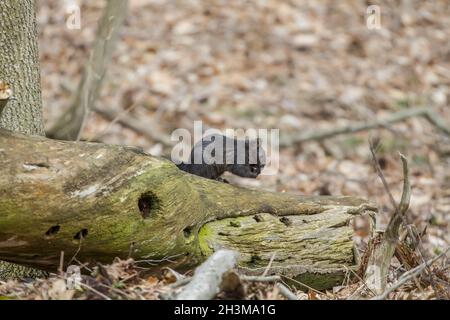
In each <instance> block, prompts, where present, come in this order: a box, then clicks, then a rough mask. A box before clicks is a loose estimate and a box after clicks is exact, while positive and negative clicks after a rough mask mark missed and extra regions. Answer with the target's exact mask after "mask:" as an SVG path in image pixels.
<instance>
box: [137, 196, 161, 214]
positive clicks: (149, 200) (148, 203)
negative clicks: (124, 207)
mask: <svg viewBox="0 0 450 320" xmlns="http://www.w3.org/2000/svg"><path fill="white" fill-rule="evenodd" d="M138 207H139V211H140V212H141V216H142V218H144V219H146V218H148V217H150V213H151V211H152V210H154V209H156V208H157V207H158V198H157V197H156V196H155V195H154V194H153V193H152V192H147V193H144V194H142V195H141V197H140V198H139V200H138Z"/></svg>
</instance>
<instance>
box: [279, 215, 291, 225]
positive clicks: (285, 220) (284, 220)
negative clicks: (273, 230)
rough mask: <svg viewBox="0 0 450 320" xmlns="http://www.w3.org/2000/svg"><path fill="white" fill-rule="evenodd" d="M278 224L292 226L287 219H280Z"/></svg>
mask: <svg viewBox="0 0 450 320" xmlns="http://www.w3.org/2000/svg"><path fill="white" fill-rule="evenodd" d="M280 222H281V223H283V224H284V225H285V226H286V227H289V226H290V225H292V221H291V220H290V219H289V218H288V217H283V218H281V219H280Z"/></svg>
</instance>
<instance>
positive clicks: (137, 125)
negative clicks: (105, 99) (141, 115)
mask: <svg viewBox="0 0 450 320" xmlns="http://www.w3.org/2000/svg"><path fill="white" fill-rule="evenodd" d="M94 111H95V112H96V113H98V114H100V115H101V116H103V117H105V118H106V119H109V120H111V121H113V120H115V119H116V122H117V123H120V124H121V125H123V126H125V127H127V128H129V129H131V130H133V131H136V132H138V133H140V134H142V135H144V136H145V137H147V138H149V139H151V140H153V141H157V142H159V143H161V144H162V145H163V146H165V147H171V146H173V142H172V141H171V140H170V138H169V137H168V136H167V135H164V134H162V133H159V132H158V131H157V130H156V129H155V128H156V124H155V123H154V122H153V120H151V119H146V120H141V119H137V118H135V117H134V116H132V115H130V114H121V115H119V113H118V112H116V111H114V110H109V109H108V110H107V109H105V108H94Z"/></svg>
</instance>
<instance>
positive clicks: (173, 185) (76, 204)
mask: <svg viewBox="0 0 450 320" xmlns="http://www.w3.org/2000/svg"><path fill="white" fill-rule="evenodd" d="M0 146H1V149H0V161H1V163H2V166H1V167H0V193H1V194H2V197H1V198H0V259H4V260H7V261H11V262H16V263H21V264H25V265H30V266H35V267H39V268H45V269H48V270H56V267H57V266H58V265H59V258H60V253H61V251H64V252H65V256H66V257H71V256H72V255H74V254H75V253H76V252H77V259H78V260H81V261H89V260H96V261H100V262H110V261H111V260H112V259H113V258H114V257H121V258H126V257H128V256H129V255H130V256H131V257H133V258H135V259H136V260H142V259H164V258H167V257H171V260H174V261H177V263H176V264H177V266H178V267H189V266H193V265H195V264H197V263H199V262H200V261H202V260H204V259H205V258H206V257H207V256H209V255H210V254H212V253H213V252H214V251H215V250H217V249H218V248H222V247H225V248H230V249H234V250H237V251H238V252H240V253H241V259H240V266H241V267H242V268H243V269H248V271H249V272H250V273H251V272H252V271H253V272H256V271H258V269H261V268H264V267H265V266H267V264H268V262H269V260H270V257H271V256H272V254H273V253H277V254H276V258H275V261H274V263H273V270H275V271H278V272H280V273H282V274H284V275H286V276H289V277H292V278H296V279H302V281H304V282H306V283H308V284H310V285H312V286H314V287H316V288H324V287H330V286H331V285H334V284H336V283H337V282H338V281H340V280H342V278H343V276H344V273H345V272H346V268H353V267H355V262H354V260H355V259H354V254H353V240H352V235H353V230H352V228H351V227H349V225H348V222H349V220H350V219H352V218H353V217H354V216H355V215H356V214H360V213H363V212H364V211H365V210H375V209H374V208H373V206H371V205H370V204H368V203H367V202H366V201H364V200H360V199H356V198H352V197H304V196H295V195H289V194H283V193H282V194H277V193H271V192H264V191H259V190H250V189H246V188H242V187H237V186H233V185H229V184H225V183H221V182H217V181H213V180H208V179H204V178H201V177H197V176H193V175H190V174H187V173H185V172H183V171H180V170H178V168H177V167H176V166H175V165H174V164H173V163H171V162H170V161H167V160H164V159H160V158H155V157H151V156H148V155H145V154H143V153H141V152H139V151H136V150H135V149H131V148H127V147H123V146H113V145H104V144H94V143H76V142H63V141H54V140H48V139H45V138H40V137H26V136H22V135H20V134H13V133H11V132H8V131H5V130H0ZM256 215H257V216H256ZM66 262H68V261H67V260H66ZM250 269H251V270H250Z"/></svg>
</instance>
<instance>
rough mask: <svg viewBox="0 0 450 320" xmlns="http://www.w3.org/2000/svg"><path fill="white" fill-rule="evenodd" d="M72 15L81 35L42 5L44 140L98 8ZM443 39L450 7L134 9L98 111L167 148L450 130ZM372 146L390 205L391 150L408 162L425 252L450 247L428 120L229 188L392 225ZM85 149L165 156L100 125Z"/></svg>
mask: <svg viewBox="0 0 450 320" xmlns="http://www.w3.org/2000/svg"><path fill="white" fill-rule="evenodd" d="M70 2H71V3H73V2H75V3H78V4H79V5H80V6H81V28H80V29H68V28H67V27H66V19H67V12H66V9H67V3H68V1H60V0H39V1H37V3H38V23H39V32H40V35H39V37H40V38H39V41H40V42H39V43H40V55H41V57H40V58H41V72H42V73H41V74H42V85H43V99H44V108H45V109H44V112H45V119H46V123H47V126H48V127H51V126H52V125H53V124H54V122H55V121H56V119H57V118H58V117H59V116H60V115H61V114H63V113H64V111H65V110H66V109H67V108H68V106H69V103H70V98H71V96H72V93H73V91H74V90H75V89H76V87H77V85H78V82H79V81H80V77H81V74H82V71H83V68H84V66H85V65H86V63H87V61H88V57H89V54H90V51H91V48H92V44H93V41H94V39H95V34H96V30H97V24H98V21H99V19H100V17H101V15H102V9H103V7H104V4H105V3H104V1H70ZM372 4H375V5H378V6H379V8H380V9H381V20H380V22H381V28H380V29H376V30H370V29H369V28H368V27H367V24H366V22H367V21H366V9H367V7H368V6H369V5H372ZM449 40H450V3H449V1H447V0H443V1H413V0H410V1H406V0H404V1H400V0H397V1H374V2H368V1H356V0H354V1H351V0H349V1H332V0H329V1H302V0H290V1H275V0H264V1H263V0H260V1H257V0H254V1H244V0H239V1H238V0H231V1H225V0H223V1H221V0H208V1H206V0H204V1H197V0H189V1H187V0H185V1H176V0H174V1H172V0H130V10H129V13H128V16H127V20H126V23H125V25H124V27H123V28H122V30H121V35H120V39H119V40H118V42H117V45H116V47H115V49H114V53H113V60H112V63H111V64H110V65H109V66H108V73H107V78H106V79H105V82H104V85H103V87H102V89H101V96H100V98H99V100H98V101H97V103H96V107H98V108H101V109H105V110H113V111H114V112H116V113H119V114H120V113H123V114H126V116H127V117H132V118H133V119H138V120H139V121H141V122H142V123H144V124H146V123H148V129H150V130H152V131H153V132H155V133H157V134H156V136H157V137H158V136H159V137H165V138H170V134H171V133H172V131H173V130H174V129H176V128H187V129H192V127H193V123H194V121H196V120H202V121H203V122H204V124H205V125H207V126H209V127H214V128H219V129H224V128H244V129H247V128H279V129H280V134H281V137H283V136H284V137H287V136H289V137H296V136H300V135H301V134H303V133H305V132H320V131H322V130H327V129H333V128H337V127H340V126H344V125H349V124H350V125H351V124H354V123H360V122H365V121H369V120H374V119H377V118H379V119H383V118H388V117H389V116H390V115H392V114H393V113H395V112H399V111H402V110H407V109H410V108H415V107H427V108H430V109H432V110H433V111H435V112H436V113H437V114H438V115H439V117H440V119H442V120H444V121H446V122H447V123H448V124H450V108H449V100H450V41H449ZM131 106H133V108H132V110H131V111H129V112H128V113H126V112H125V110H127V109H129V108H130V107H131ZM369 135H371V136H372V137H374V138H375V139H377V140H379V141H380V146H381V147H380V148H379V157H380V158H379V162H380V165H381V167H382V169H383V170H384V172H385V175H386V178H387V180H388V182H389V184H390V186H391V190H392V192H393V194H394V196H395V197H396V198H397V199H398V198H399V195H400V192H401V183H402V171H401V163H400V160H399V156H398V151H400V152H402V153H404V154H405V155H406V156H407V157H408V159H409V161H410V166H411V175H412V177H411V179H412V186H413V194H412V195H413V196H412V200H411V210H410V213H409V217H410V219H411V222H414V223H415V224H416V225H417V227H418V229H419V231H420V232H422V231H423V230H424V229H425V226H427V225H428V227H427V230H426V232H425V236H424V238H423V239H424V247H425V248H426V251H428V253H430V254H431V253H433V254H435V253H439V252H440V251H441V250H442V249H443V248H444V247H446V246H448V245H449V244H450V233H449V223H450V215H449V212H450V143H449V142H450V139H449V137H448V136H446V135H444V134H443V133H442V132H441V131H439V130H437V129H436V128H435V127H434V126H433V125H432V124H430V123H429V122H427V121H426V120H425V119H423V118H420V117H413V118H410V119H407V120H405V121H402V122H399V123H397V124H393V125H390V126H387V127H385V128H382V129H377V130H372V131H371V132H360V133H357V134H346V135H341V136H337V137H332V138H328V139H326V140H323V141H320V142H317V141H309V142H305V143H302V144H287V145H284V146H283V147H282V148H281V149H280V170H279V172H278V174H277V175H275V176H262V177H259V178H258V179H257V180H249V179H239V178H236V177H231V178H230V179H231V180H232V182H233V183H238V184H242V185H248V186H252V187H259V188H263V189H267V190H276V191H286V192H294V193H298V194H307V195H313V194H314V195H316V194H317V195H319V194H320V195H328V194H335V195H341V194H342V195H355V196H360V197H364V198H368V199H371V200H373V201H374V202H376V203H378V204H379V205H380V209H381V210H380V211H381V212H382V214H383V215H384V218H387V217H388V216H389V215H390V214H391V213H392V209H391V207H390V205H389V201H388V197H387V196H386V193H385V191H384V189H383V186H382V184H381V182H380V181H379V178H378V176H377V174H376V172H375V170H374V169H373V164H372V161H371V155H370V151H369V146H368V137H369ZM82 138H83V139H87V140H97V141H103V142H106V143H112V144H125V145H133V146H139V147H142V148H143V149H144V150H145V151H146V152H149V153H151V154H153V155H158V156H159V155H164V156H167V155H170V148H169V147H167V146H165V145H164V143H162V142H161V141H158V140H159V139H157V138H155V137H153V138H152V137H149V136H148V134H147V135H146V134H145V133H143V132H140V131H139V130H131V129H129V128H128V127H126V126H124V125H123V124H121V123H119V121H115V122H114V123H111V119H107V118H105V117H104V116H102V115H100V114H98V113H95V112H92V113H91V114H90V115H89V117H88V119H87V123H86V126H85V128H84V131H83V133H82ZM384 221H386V219H385V220H384Z"/></svg>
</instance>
